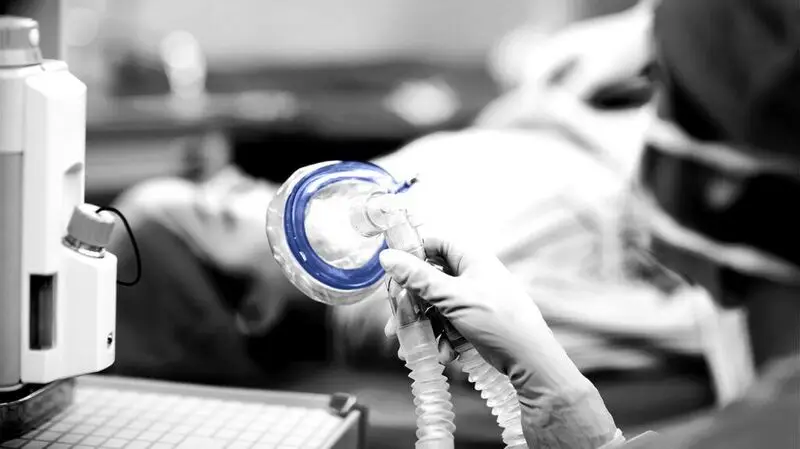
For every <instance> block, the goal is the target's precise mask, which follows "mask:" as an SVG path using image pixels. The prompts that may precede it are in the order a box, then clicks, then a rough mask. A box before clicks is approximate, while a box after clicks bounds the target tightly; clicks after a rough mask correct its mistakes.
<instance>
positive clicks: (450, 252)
mask: <svg viewBox="0 0 800 449" xmlns="http://www.w3.org/2000/svg"><path fill="white" fill-rule="evenodd" d="M422 243H423V245H424V247H425V254H427V256H428V258H429V259H432V260H437V261H441V262H445V263H444V264H442V265H444V266H445V267H447V268H449V271H450V272H451V273H452V274H453V275H454V276H458V275H460V274H461V273H462V272H463V271H464V269H465V268H466V265H467V264H466V263H465V262H468V260H469V259H468V258H467V255H466V253H465V252H464V250H463V249H461V248H460V247H459V245H456V244H454V243H453V242H452V241H450V240H444V239H442V238H439V237H433V236H424V237H423V239H422Z"/></svg>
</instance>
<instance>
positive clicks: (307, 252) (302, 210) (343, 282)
mask: <svg viewBox="0 0 800 449" xmlns="http://www.w3.org/2000/svg"><path fill="white" fill-rule="evenodd" d="M355 172H357V173H358V174H357V175H353V173H355ZM348 173H349V174H350V175H348ZM348 180H359V181H364V182H369V183H372V184H375V185H377V186H379V187H382V188H384V189H385V190H387V191H389V192H396V193H399V192H402V191H405V190H407V189H408V188H409V186H410V185H409V184H408V183H402V184H399V183H398V182H397V181H396V180H395V179H394V178H393V177H392V176H391V175H390V174H389V173H388V172H387V171H386V170H384V169H383V168H381V167H379V166H378V165H375V164H372V163H369V162H337V163H334V164H330V165H325V166H323V167H320V168H318V169H316V170H313V171H311V172H310V173H308V174H306V175H305V176H304V177H303V178H302V179H301V180H300V181H299V182H298V183H297V185H296V186H295V188H294V189H292V191H291V192H290V194H289V196H288V198H287V200H286V207H285V210H284V231H285V233H286V240H287V244H288V246H289V250H290V251H291V253H292V255H293V256H294V258H295V260H296V261H297V262H298V263H299V264H300V266H301V267H302V268H303V270H305V271H306V272H307V273H308V274H309V275H310V276H311V277H312V278H314V279H316V280H317V281H319V282H321V283H322V284H324V285H326V286H328V287H331V288H334V289H337V290H346V291H352V290H361V289H364V288H368V287H371V286H373V285H375V284H376V283H378V282H379V281H380V280H381V279H383V277H384V275H385V271H384V270H383V267H382V266H381V264H380V260H379V258H378V256H379V255H380V252H381V251H383V250H384V249H386V248H387V245H386V242H385V241H384V242H383V244H382V245H381V247H380V248H379V249H378V251H377V252H376V253H375V254H374V255H373V256H372V258H370V260H369V261H367V263H365V264H364V265H362V266H361V267H358V268H353V269H345V268H339V267H336V266H334V265H331V264H329V263H328V262H326V261H325V260H323V259H322V258H321V257H320V256H319V255H317V253H316V252H315V251H314V249H313V247H312V246H311V243H310V242H309V240H308V235H307V234H306V229H305V215H306V208H307V207H308V204H309V202H310V201H311V199H312V198H313V197H314V195H316V194H317V192H319V191H320V190H322V189H323V188H325V187H327V186H329V185H331V184H334V183H336V182H342V181H348Z"/></svg>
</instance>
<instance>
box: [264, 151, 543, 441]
mask: <svg viewBox="0 0 800 449" xmlns="http://www.w3.org/2000/svg"><path fill="white" fill-rule="evenodd" d="M412 184H413V181H409V182H398V181H397V180H395V179H394V178H393V177H392V176H391V175H390V174H389V173H388V172H386V171H385V170H383V169H382V168H380V167H378V166H377V165H374V164H369V163H363V162H340V161H332V162H323V163H319V164H315V165H311V166H308V167H305V168H302V169H300V170H298V171H296V172H295V173H294V174H292V176H290V177H289V179H288V180H287V181H286V182H285V183H284V184H283V185H282V186H281V187H280V189H279V190H278V192H277V194H276V196H275V197H274V198H273V200H272V201H271V202H270V205H269V208H268V211H267V226H266V227H267V237H268V238H269V243H270V247H271V249H272V254H273V256H274V258H275V260H276V261H277V263H278V265H279V266H280V267H281V269H282V270H283V272H284V274H285V275H286V277H287V278H288V279H289V280H290V281H291V282H292V284H294V285H295V287H297V288H298V289H299V290H300V291H302V292H303V293H304V294H306V295H307V296H308V297H309V298H312V299H314V300H316V301H319V302H322V303H325V304H328V305H332V306H347V305H350V304H354V303H357V302H359V301H361V300H363V299H365V298H367V297H369V296H371V295H372V294H373V293H374V292H375V291H376V290H377V289H379V288H381V287H383V288H386V282H385V281H386V279H385V278H386V273H385V272H384V270H383V267H382V266H381V265H380V262H379V259H378V256H379V255H380V253H381V251H383V250H384V249H386V248H392V249H398V250H402V251H406V252H409V253H411V254H413V255H415V256H417V257H419V258H420V259H423V260H425V259H426V255H425V249H424V246H423V243H422V239H421V238H420V236H419V234H418V232H417V225H418V223H416V222H415V219H414V217H413V214H411V213H410V211H409V207H408V205H409V201H408V200H407V198H408V195H406V191H407V190H408V189H409V188H410V187H411V185H412ZM387 290H388V289H387ZM398 290H399V291H398ZM388 299H389V303H390V306H391V309H392V313H393V316H394V319H395V321H396V324H397V338H398V340H399V342H400V350H401V351H402V353H403V354H404V358H405V361H406V366H407V367H408V368H409V369H410V370H411V373H410V374H409V377H411V378H412V379H414V383H413V384H412V393H413V394H414V397H415V400H414V403H415V404H416V406H417V411H416V414H417V444H416V447H417V448H425V449H451V448H452V447H453V444H454V439H453V432H454V431H455V425H454V424H453V420H454V418H455V415H454V413H453V412H452V408H453V406H452V403H451V402H450V393H449V392H448V390H449V384H448V382H447V378H446V377H444V375H443V374H442V373H443V370H444V366H442V365H441V364H440V363H439V362H438V359H437V355H438V344H437V341H436V336H435V334H434V331H433V327H432V324H431V321H430V319H429V316H430V317H431V319H435V320H439V323H438V324H440V325H441V326H442V328H443V329H444V331H445V333H446V337H447V338H448V340H449V341H450V343H451V344H452V345H453V347H454V348H455V350H456V352H457V353H458V354H459V360H460V361H461V364H462V369H463V370H464V371H465V372H466V373H467V374H468V375H469V379H470V381H471V382H473V383H474V385H475V388H476V389H478V390H479V391H481V392H482V396H483V397H484V398H485V399H486V401H487V404H488V405H489V407H490V408H492V413H493V414H494V415H496V416H497V421H498V424H499V425H500V427H501V428H502V429H503V431H502V437H503V441H504V442H505V443H506V447H508V448H512V447H513V448H517V449H522V448H526V447H527V446H526V443H525V439H524V436H523V433H522V425H521V421H520V416H519V402H518V400H517V396H516V391H515V390H514V388H513V386H512V385H511V383H510V382H509V380H508V377H506V376H505V375H503V374H502V373H500V372H498V371H497V370H496V369H494V368H493V367H492V366H491V365H489V364H488V363H487V362H486V361H485V360H484V359H483V358H482V357H481V356H480V355H479V354H478V352H477V350H476V349H475V348H474V347H473V346H472V345H471V344H470V343H469V342H467V341H466V340H465V339H464V338H463V337H462V336H461V335H460V334H459V333H458V332H457V331H456V330H455V328H454V327H453V326H452V325H450V324H449V323H447V322H446V320H444V319H443V318H442V317H441V315H438V314H436V312H435V310H433V308H432V307H431V306H430V305H429V304H427V303H426V302H425V301H423V300H422V299H421V298H418V297H416V296H414V295H412V294H410V293H409V292H408V291H407V290H402V289H391V290H388Z"/></svg>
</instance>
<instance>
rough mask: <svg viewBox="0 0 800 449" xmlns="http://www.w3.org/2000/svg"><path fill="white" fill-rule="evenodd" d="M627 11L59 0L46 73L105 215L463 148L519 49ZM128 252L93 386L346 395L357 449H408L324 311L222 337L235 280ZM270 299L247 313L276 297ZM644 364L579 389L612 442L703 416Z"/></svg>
mask: <svg viewBox="0 0 800 449" xmlns="http://www.w3.org/2000/svg"><path fill="white" fill-rule="evenodd" d="M635 3H636V2H635V1H633V0H604V1H602V2H600V1H596V0H558V1H553V0H506V1H503V2H488V1H482V0H438V1H435V2H431V1H425V0H338V1H329V0H292V1H288V0H226V1H218V0H118V1H110V0H63V2H62V11H61V14H63V18H64V21H65V24H66V28H65V30H64V33H65V36H66V42H65V50H66V60H67V62H68V63H69V65H70V67H71V70H72V71H73V73H75V75H76V76H78V77H79V78H80V79H81V80H83V81H84V82H85V83H86V84H87V85H88V88H89V91H88V92H89V94H88V118H87V135H86V137H87V148H86V151H87V154H86V157H87V185H86V188H87V198H86V200H87V201H88V202H91V203H94V204H98V205H110V204H114V203H115V202H116V201H117V200H118V199H119V198H120V195H122V194H124V193H125V192H127V191H129V190H131V189H135V188H136V187H137V186H139V185H142V184H143V183H145V184H146V183H147V182H148V181H151V180H156V179H164V178H169V179H181V180H184V181H186V182H190V183H191V182H196V183H202V182H203V180H207V179H212V178H214V176H215V174H216V173H218V172H220V171H221V170H224V169H225V168H226V167H229V166H234V167H236V168H237V169H238V170H240V171H241V172H244V173H245V174H246V175H247V176H248V177H249V178H251V179H256V180H259V181H264V182H267V183H272V184H279V183H281V182H282V181H283V180H285V179H286V177H288V176H289V175H290V174H291V173H292V172H293V171H294V170H296V169H297V168H300V167H302V166H305V165H308V164H311V163H314V162H319V161H326V160H335V159H351V160H364V161H367V160H374V159H375V158H378V157H381V156H385V155H389V154H391V153H393V152H395V151H397V150H398V149H400V148H402V147H404V146H405V145H407V144H409V143H411V142H414V141H416V140H417V139H420V138H422V137H424V136H426V135H430V134H431V133H435V132H438V131H457V130H463V129H465V128H468V127H470V126H471V125H472V124H473V122H474V121H475V119H476V118H477V117H478V116H479V115H480V114H481V112H482V111H484V110H485V108H486V107H487V105H490V104H491V103H492V102H493V101H494V100H495V99H497V98H498V97H501V96H502V95H503V94H504V93H506V92H509V91H511V90H513V89H514V88H515V87H517V86H518V85H519V84H520V83H522V78H523V77H524V72H525V67H524V66H525V64H529V63H530V61H528V60H527V59H526V55H527V54H528V53H529V52H531V51H532V49H534V48H536V47H537V46H538V45H540V44H541V43H543V42H545V41H547V39H548V38H549V37H550V36H553V35H554V34H555V33H558V32H559V31H560V30H562V29H564V28H565V27H568V26H569V25H571V24H574V23H576V22H579V21H582V20H585V19H591V18H596V17H600V16H606V15H611V14H615V13H619V12H620V11H623V10H625V9H626V8H629V7H631V6H632V5H634V4H635ZM24 5H25V2H19V6H20V7H21V8H22V9H21V11H20V13H21V14H25V9H24ZM485 157H487V158H491V157H492V156H491V154H487V155H486V156H485ZM164 195H165V196H167V197H168V196H169V195H171V191H170V190H168V189H165V190H164ZM157 196H158V189H156V192H155V196H153V198H156V197H157ZM159 201H160V200H159ZM164 201H167V202H168V201H169V198H167V199H166V200H164ZM143 207H144V206H143ZM123 212H125V213H127V214H130V215H134V211H129V210H124V209H123ZM155 221H156V222H157V221H158V220H155ZM258 231H259V232H260V231H261V228H260V227H259V228H258ZM136 235H137V240H139V243H140V246H141V251H142V261H143V263H144V268H145V270H146V271H145V272H144V275H145V277H148V279H149V280H147V281H143V285H141V286H137V287H136V288H132V289H124V288H123V289H121V290H120V293H119V304H120V305H119V307H120V309H119V314H118V322H119V324H118V326H119V336H118V346H117V351H118V356H117V358H118V362H117V363H116V364H115V367H114V368H113V369H112V370H111V371H110V372H112V373H114V374H124V375H136V376H145V377H157V378H163V379H173V380H182V381H192V382H203V383H213V384H219V385H237V386H253V387H262V388H276V389H289V390H298V391H318V392H334V391H347V392H351V393H354V394H356V395H357V396H358V397H359V398H360V400H361V401H363V402H364V403H365V404H367V405H368V406H369V407H370V409H371V418H370V419H371V425H372V426H371V431H370V445H369V447H371V448H407V447H412V445H413V441H414V414H413V404H412V402H411V399H412V397H411V394H410V391H409V379H407V377H406V376H405V374H406V372H405V368H404V367H403V366H402V364H401V363H400V362H399V361H398V360H396V358H395V357H394V355H395V354H392V353H388V354H384V357H383V358H382V359H381V358H374V359H373V358H370V357H358V356H357V357H355V358H352V357H351V358H350V359H348V360H346V361H345V362H342V360H341V357H338V356H337V354H338V353H339V352H341V351H340V350H341V348H338V347H336V343H335V342H336V339H335V338H334V337H333V336H332V332H333V330H332V329H331V328H330V319H329V317H328V314H329V313H330V312H329V311H328V308H326V307H324V306H322V305H320V304H317V303H314V302H313V301H310V300H307V299H303V300H298V301H289V302H288V303H287V302H286V301H283V300H282V301H280V302H279V301H275V304H278V305H276V306H275V307H278V308H280V309H281V310H280V313H273V316H276V317H277V318H273V322H272V323H271V324H270V326H268V327H269V330H268V331H262V332H255V333H254V332H245V331H242V329H241V326H237V323H236V319H237V318H236V313H235V312H236V311H237V310H241V308H242V303H243V301H244V302H246V301H247V300H246V299H243V298H246V297H247V296H248V293H247V292H248V291H249V290H251V288H252V284H253V283H254V282H256V281H253V279H252V276H250V275H249V274H248V273H247V272H242V271H241V270H240V271H236V270H230V269H227V268H225V267H220V266H219V265H218V264H215V263H213V261H209V260H206V259H204V258H203V257H198V256H197V255H196V254H195V253H194V252H193V251H192V249H191V248H190V245H189V244H188V243H187V242H186V241H185V240H184V239H182V238H181V235H180V232H177V231H176V230H175V229H174V228H170V227H169V226H159V225H158V224H157V223H144V224H142V222H141V221H140V222H139V224H138V225H137V227H136ZM225 244H226V243H225V242H224V241H220V242H219V245H225ZM120 261H121V262H120V273H121V274H120V276H121V277H122V276H128V275H130V273H131V272H132V271H131V267H132V266H133V264H134V261H133V259H132V257H131V255H130V254H126V255H121V256H120ZM270 288H271V287H270ZM270 288H266V289H265V290H264V289H262V290H261V292H262V293H261V294H262V296H264V295H267V293H269V292H272V293H271V294H274V295H276V296H285V295H286V294H285V292H283V291H282V290H281V291H278V290H280V289H279V288H277V287H275V288H273V289H272V290H270ZM281 288H284V287H281ZM264 291H266V292H267V293H264ZM292 294H294V293H292ZM267 296H268V295H267ZM290 296H291V294H290ZM268 302H269V301H268ZM286 304H289V305H286ZM261 312H262V313H263V311H261ZM273 312H274V311H273ZM383 322H385V320H384V321H381V322H380V325H379V326H378V327H379V329H381V330H382V328H383ZM618 340H624V336H621V337H619V338H618ZM289 342H291V343H289ZM373 343H374V346H377V347H381V344H379V343H377V342H373ZM591 351H592V347H591V346H587V349H586V351H585V352H591ZM689 352H691V351H689ZM597 357H600V358H602V357H603V356H602V354H598V355H597ZM659 360H660V362H659V363H658V364H657V366H656V368H652V367H648V368H646V369H614V370H609V369H596V370H592V371H591V372H590V373H588V374H587V375H589V377H590V378H591V379H592V380H593V381H594V382H595V383H596V384H597V385H598V388H599V389H600V390H601V393H602V394H603V397H604V398H605V400H606V402H607V404H608V406H609V408H610V410H611V411H612V413H613V414H614V416H615V418H616V419H617V420H618V425H620V427H621V428H623V429H624V430H626V431H629V432H634V433H635V432H636V431H637V430H638V429H642V428H648V427H649V426H651V425H652V424H653V423H655V422H661V421H664V420H670V419H674V418H676V417H683V416H686V415H689V414H691V413H694V412H696V411H698V410H704V409H706V408H708V407H709V406H711V404H713V402H714V400H715V397H714V392H713V388H712V382H711V380H710V377H709V376H710V375H709V373H708V371H707V368H706V367H705V364H704V361H703V360H702V357H698V356H697V355H696V353H693V354H691V355H690V356H686V355H685V354H677V355H676V354H673V353H671V352H669V351H666V352H664V353H661V352H660V353H659ZM453 388H454V390H453V391H454V403H455V407H456V413H457V421H456V424H457V426H458V430H457V438H458V442H457V447H459V448H496V447H501V445H500V444H499V435H498V432H497V431H496V425H495V423H494V418H493V417H492V416H491V415H490V414H489V411H488V410H487V409H486V408H485V406H484V404H483V403H482V401H481V399H480V397H479V396H478V394H477V393H476V392H474V391H472V390H471V387H470V385H469V384H467V383H465V382H463V379H462V380H461V382H456V384H455V385H454V387H453Z"/></svg>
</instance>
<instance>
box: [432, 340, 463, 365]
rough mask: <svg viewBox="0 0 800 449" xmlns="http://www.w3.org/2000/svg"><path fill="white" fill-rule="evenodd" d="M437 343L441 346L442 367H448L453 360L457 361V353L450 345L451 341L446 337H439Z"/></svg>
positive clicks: (440, 359)
mask: <svg viewBox="0 0 800 449" xmlns="http://www.w3.org/2000/svg"><path fill="white" fill-rule="evenodd" d="M437 343H438V346H439V363H441V364H442V365H447V364H449V363H450V362H452V361H453V360H455V359H456V356H457V355H458V354H456V351H455V350H454V349H453V346H452V345H451V344H450V340H448V339H447V337H445V336H444V335H439V338H437Z"/></svg>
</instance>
